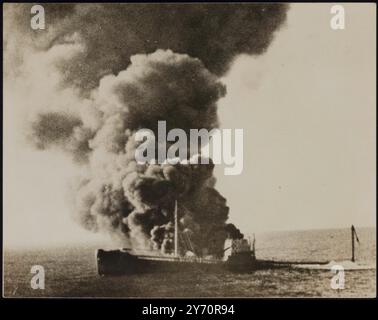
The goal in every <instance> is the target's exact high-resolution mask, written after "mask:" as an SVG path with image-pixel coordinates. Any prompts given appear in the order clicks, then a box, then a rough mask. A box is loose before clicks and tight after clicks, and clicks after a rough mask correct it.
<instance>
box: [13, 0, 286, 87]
mask: <svg viewBox="0 0 378 320" xmlns="http://www.w3.org/2000/svg"><path fill="white" fill-rule="evenodd" d="M30 6H31V5H19V10H17V11H16V13H17V14H16V13H15V14H14V18H13V19H16V20H17V21H19V22H20V23H19V24H20V25H21V26H22V27H23V30H24V32H26V33H27V34H28V35H30V38H31V39H32V43H33V45H34V46H35V47H36V48H38V49H41V50H48V49H49V48H51V47H52V46H54V45H57V44H61V43H67V42H68V43H69V42H72V41H73V40H72V37H70V36H73V35H78V37H79V38H80V41H81V43H82V44H83V45H84V46H85V48H86V50H85V52H83V54H81V55H77V56H76V57H75V58H73V59H70V60H69V61H67V62H62V63H61V65H60V68H61V70H62V73H63V76H64V82H65V84H66V85H72V84H74V85H76V86H78V87H80V88H81V89H82V90H90V89H93V88H96V87H97V86H98V82H99V80H100V79H101V78H102V77H103V76H104V75H106V74H117V73H118V72H119V71H121V70H124V69H126V67H127V66H128V65H129V64H130V57H132V56H133V55H135V54H140V53H152V52H155V51H156V50H157V49H170V50H172V51H173V52H177V53H185V54H188V55H190V56H191V57H194V58H199V59H200V60H201V61H202V62H203V63H204V65H205V66H206V68H207V69H209V70H210V71H211V72H212V73H214V74H216V75H218V76H220V75H222V74H224V73H225V72H226V71H227V70H228V68H229V66H230V63H231V62H232V60H233V59H234V58H235V56H236V55H238V54H242V53H244V54H252V55H258V54H262V53H264V52H265V50H266V49H267V48H268V46H269V44H270V43H271V41H272V39H273V37H274V33H275V31H276V30H277V29H278V28H279V27H280V26H281V25H282V24H283V22H284V21H285V19H286V11H287V8H288V6H287V5H285V4H276V3H275V4H250V3H224V4H211V3H207V4H199V3H196V4H174V3H161V4H157V3H155V4H151V3H150V4H44V5H43V6H44V7H45V12H46V26H47V34H46V33H45V34H43V33H42V34H41V33H40V32H33V30H31V29H30V25H29V24H28V23H29V20H28V19H26V21H25V17H30Z"/></svg>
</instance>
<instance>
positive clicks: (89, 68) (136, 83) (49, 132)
mask: <svg viewBox="0 0 378 320" xmlns="http://www.w3.org/2000/svg"><path fill="white" fill-rule="evenodd" d="M30 6H31V5H26V4H23V5H13V6H12V7H11V8H12V10H11V11H12V17H13V19H14V21H16V22H17V23H18V25H19V28H18V31H19V32H20V34H24V35H25V34H28V33H30V32H32V31H30V30H29V29H30V28H29V29H28V27H27V26H26V24H25V22H24V20H23V19H25V18H24V17H27V18H28V17H30V11H29V10H30ZM44 6H45V13H46V25H47V27H48V28H47V30H46V32H45V33H38V34H33V36H32V39H33V42H32V43H31V44H30V46H31V47H33V50H36V51H37V52H49V53H50V54H51V52H52V50H54V49H56V48H62V46H63V47H64V48H66V49H67V47H68V48H72V50H75V52H74V54H71V55H69V56H65V57H64V58H61V59H55V60H54V67H55V69H54V70H56V72H58V73H59V78H60V82H59V84H60V87H59V88H56V90H64V88H67V87H70V88H72V94H73V95H75V96H76V97H77V99H76V100H75V101H77V105H71V106H70V107H69V108H68V111H67V110H59V109H57V108H53V107H52V108H51V109H50V108H47V111H46V108H45V111H44V112H41V113H38V114H37V115H35V116H34V118H33V120H32V121H31V126H30V128H29V133H28V135H29V137H30V139H31V141H32V142H33V145H34V146H36V147H37V148H38V149H48V148H58V149H60V150H63V151H64V152H66V153H68V154H70V155H71V157H72V159H73V160H74V161H75V162H76V163H78V164H80V165H82V166H83V177H81V178H80V179H78V180H77V181H75V186H74V188H73V192H72V198H73V203H74V208H75V209H74V214H73V216H74V218H75V219H76V220H77V221H78V222H79V223H80V224H81V225H82V226H84V227H85V228H86V229H88V230H91V231H95V232H97V231H100V232H107V233H109V234H110V235H111V236H112V237H113V238H114V239H117V240H119V241H121V242H122V243H123V244H125V245H130V246H132V247H134V248H149V249H155V250H161V251H165V252H167V251H170V250H172V246H173V234H174V228H173V212H174V205H175V200H177V203H178V213H179V222H178V225H179V230H180V239H179V241H180V243H181V246H180V247H181V248H187V249H190V250H192V251H194V252H195V253H197V254H204V253H208V254H214V255H218V254H219V255H220V254H222V248H223V244H224V240H225V239H226V237H233V238H242V237H243V235H242V234H241V233H240V231H239V230H238V229H237V228H236V227H235V226H234V225H232V224H228V223H227V219H228V214H229V208H228V207H227V204H226V199H225V198H224V197H223V196H222V195H221V194H220V193H219V192H218V191H217V190H216V189H215V182H216V181H215V178H214V176H213V169H214V165H213V164H212V162H211V161H210V163H209V164H207V165H204V164H202V165H200V164H195V163H193V162H192V161H191V158H189V159H188V160H187V161H186V162H182V163H179V164H176V165H170V164H161V165H160V164H145V165H140V164H137V163H136V161H135V158H134V152H135V149H136V148H137V147H138V143H137V142H136V141H135V139H134V136H135V132H136V130H138V129H141V128H148V129H151V130H153V131H156V129H157V124H158V121H159V120H165V121H166V124H167V130H169V129H171V128H182V129H184V130H186V131H188V130H189V129H202V128H205V129H212V128H215V127H217V126H218V117H217V102H218V100H219V99H221V98H222V97H224V96H225V94H226V88H225V86H224V85H223V84H222V83H221V81H220V80H219V76H221V75H223V74H224V73H225V72H226V71H227V70H228V68H229V66H230V64H231V62H232V60H233V59H234V58H235V56H236V55H237V54H240V53H247V54H261V53H263V52H264V51H265V50H266V49H267V47H268V45H269V44H270V42H271V41H272V39H273V36H274V32H275V31H276V30H277V29H278V28H279V27H280V26H281V25H282V23H283V22H284V20H285V17H286V10H287V6H286V5H282V4H190V5H188V4H185V5H179V4H123V5H120V4H95V5H92V4H51V5H50V4H46V5H44ZM6 9H8V10H10V8H9V7H8V8H6ZM5 44H6V46H8V49H9V48H10V47H12V42H11V41H8V42H6V43H5ZM24 59H26V58H25V56H21V57H19V60H20V61H16V60H15V59H14V62H15V64H17V65H19V66H22V65H23V63H24V62H23V60H24ZM51 110H53V111H51Z"/></svg>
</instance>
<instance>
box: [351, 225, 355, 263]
mask: <svg viewBox="0 0 378 320" xmlns="http://www.w3.org/2000/svg"><path fill="white" fill-rule="evenodd" d="M351 233H352V262H354V260H355V259H354V226H353V224H352V228H351Z"/></svg>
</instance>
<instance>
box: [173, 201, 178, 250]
mask: <svg viewBox="0 0 378 320" xmlns="http://www.w3.org/2000/svg"><path fill="white" fill-rule="evenodd" d="M174 215H175V257H178V219H177V200H175V213H174Z"/></svg>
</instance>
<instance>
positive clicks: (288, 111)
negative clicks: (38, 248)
mask: <svg viewBox="0 0 378 320" xmlns="http://www.w3.org/2000/svg"><path fill="white" fill-rule="evenodd" d="M344 7H345V23H346V25H345V29H344V30H337V31H335V30H332V29H331V28H330V19H331V13H330V8H331V4H292V5H291V9H290V10H289V13H288V20H287V22H286V25H285V26H284V27H283V28H282V29H281V30H280V31H279V32H278V33H277V35H276V39H275V40H274V41H273V43H272V45H271V46H270V47H269V49H268V51H267V53H266V54H264V55H262V56H259V57H255V58H254V57H247V56H243V57H239V58H238V59H237V60H236V61H235V63H234V65H233V67H232V68H231V70H230V72H229V74H228V75H227V76H226V77H225V78H224V82H225V83H226V84H227V89H228V94H227V96H226V98H224V99H222V100H221V101H220V103H219V117H220V121H221V127H222V128H242V129H244V171H243V173H242V174H241V175H239V176H224V175H223V168H222V167H221V166H220V167H218V168H217V169H216V176H217V179H218V182H217V188H218V190H219V191H220V192H221V193H222V194H223V195H224V196H225V197H226V198H227V199H228V205H229V206H230V221H231V222H233V223H235V224H236V225H237V226H238V227H239V228H240V229H241V230H242V232H244V233H252V232H261V231H270V230H294V229H313V228H337V227H346V226H349V225H350V224H352V223H353V224H355V225H357V226H375V224H376V220H375V211H376V210H375V207H376V197H375V193H376V192H375V184H376V182H375V176H376V165H375V163H376V158H375V154H376V150H375V145H376V140H375V132H376V122H375V119H376V109H375V104H376V100H375V96H376V92H375V82H376V80H375V77H376V74H375V69H376V64H375V56H376V42H375V38H376V35H375V29H376V26H375V24H376V17H375V11H376V8H375V5H374V4H345V5H344ZM4 88H5V89H4V94H5V96H4V182H3V190H4V195H3V196H4V205H3V212H4V242H5V246H27V245H43V246H46V245H48V244H51V245H53V244H60V243H68V242H69V243H74V242H78V241H80V242H90V241H96V240H100V241H101V240H102V239H104V237H103V236H101V235H93V234H91V233H89V232H87V231H85V230H83V229H82V228H81V227H79V226H78V225H76V224H75V223H74V222H73V221H72V219H71V216H70V206H69V204H68V203H67V201H66V193H67V185H68V183H69V178H70V177H71V176H73V175H74V174H75V172H76V171H77V170H78V169H77V168H74V167H73V166H72V165H71V164H70V161H68V159H67V158H66V157H65V156H63V155H60V154H55V153H53V152H52V153H49V152H36V151H34V150H32V149H29V148H28V147H26V145H25V144H24V142H23V138H22V134H23V131H22V123H23V122H22V120H24V117H25V116H24V114H25V109H23V107H22V106H23V105H27V103H23V102H26V101H24V100H25V97H23V96H22V95H21V94H20V95H19V96H17V98H14V95H12V94H7V90H12V86H11V85H10V83H5V87H4ZM13 90H15V89H14V88H13ZM12 99H15V100H12ZM24 108H25V107H24Z"/></svg>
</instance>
